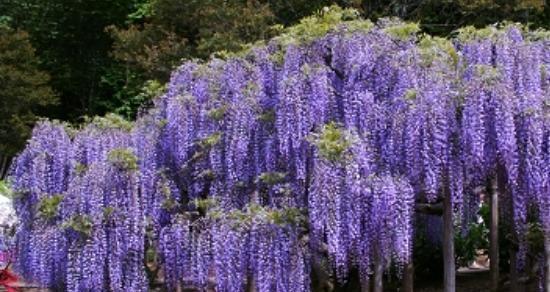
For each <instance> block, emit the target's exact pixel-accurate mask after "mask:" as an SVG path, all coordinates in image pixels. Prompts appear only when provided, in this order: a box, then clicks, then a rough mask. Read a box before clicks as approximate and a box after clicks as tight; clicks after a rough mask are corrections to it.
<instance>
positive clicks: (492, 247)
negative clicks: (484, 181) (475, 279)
mask: <svg viewBox="0 0 550 292" xmlns="http://www.w3.org/2000/svg"><path fill="white" fill-rule="evenodd" d="M488 191H489V192H490V202H489V203H490V216H491V218H490V222H489V224H490V226H489V237H490V238H489V260H490V278H491V291H497V290H498V281H499V256H498V253H499V251H498V179H497V176H496V175H495V176H494V177H493V178H492V179H491V180H490V183H489V188H488Z"/></svg>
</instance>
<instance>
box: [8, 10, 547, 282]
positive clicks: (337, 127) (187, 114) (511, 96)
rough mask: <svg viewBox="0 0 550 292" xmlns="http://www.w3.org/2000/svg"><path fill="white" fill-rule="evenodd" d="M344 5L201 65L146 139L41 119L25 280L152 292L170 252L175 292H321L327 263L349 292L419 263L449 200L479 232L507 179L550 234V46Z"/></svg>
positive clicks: (128, 129) (33, 144) (505, 30)
mask: <svg viewBox="0 0 550 292" xmlns="http://www.w3.org/2000/svg"><path fill="white" fill-rule="evenodd" d="M332 9H333V11H331V12H327V13H326V14H325V15H320V16H316V17H310V18H307V19H305V20H304V21H303V23H302V24H300V25H298V26H296V27H292V28H289V29H288V30H287V31H286V33H284V34H283V35H281V36H279V37H276V38H274V39H273V40H272V41H270V42H269V43H267V44H265V45H260V46H256V47H253V48H252V49H250V50H248V51H246V52H244V53H242V54H240V55H231V56H225V58H214V59H212V60H210V61H209V62H206V63H201V62H193V61H191V62H186V63H185V64H183V65H182V66H181V67H180V68H178V69H177V70H175V71H174V73H173V74H172V78H171V82H170V83H169V86H168V89H167V91H166V93H165V94H163V95H162V96H160V97H158V98H156V99H155V100H154V106H153V107H152V108H151V109H149V110H148V111H146V112H145V113H144V114H142V115H141V116H140V117H139V118H138V119H137V121H135V122H134V123H129V122H126V121H124V120H123V119H121V118H119V117H117V116H114V115H108V116H106V117H105V118H96V119H94V120H93V121H91V122H90V123H89V124H88V125H86V126H84V127H82V128H81V129H78V130H75V129H72V128H70V127H68V126H67V125H64V124H61V123H58V122H50V121H41V122H39V123H38V124H37V126H36V127H35V130H34V132H33V136H32V138H31V139H30V140H29V142H28V144H27V147H26V149H25V150H24V151H23V152H22V153H21V154H20V155H19V156H18V157H17V159H16V160H15V162H14V163H13V165H12V167H11V175H10V181H11V183H12V185H13V188H14V190H15V191H16V192H17V193H18V194H19V196H18V197H17V199H16V200H15V206H16V210H17V215H18V217H19V219H20V224H19V226H18V231H17V246H18V254H17V259H18V262H17V269H18V271H20V272H21V273H22V274H23V275H24V277H25V278H26V279H29V280H30V281H34V282H37V283H39V284H40V285H42V286H45V287H53V288H56V289H61V290H67V291H96V290H97V289H103V290H110V291H146V290H147V287H148V285H149V280H150V279H148V278H147V273H146V269H147V268H146V265H145V258H146V254H148V253H149V252H151V253H153V254H155V255H157V258H158V262H159V264H160V267H161V269H162V271H163V274H164V278H165V279H164V280H165V281H164V283H165V286H166V287H167V288H168V289H170V290H175V289H176V288H177V287H178V286H181V285H188V286H194V287H197V288H199V289H205V288H206V287H215V289H216V291H245V290H247V289H248V288H249V287H251V286H253V287H255V288H256V289H257V291H309V290H310V289H311V281H312V279H311V273H312V272H313V271H314V270H315V268H314V267H313V265H315V264H316V263H318V262H319V261H318V259H319V258H326V259H328V267H325V268H326V269H328V270H329V273H331V274H333V275H334V277H335V278H336V279H337V280H338V281H339V282H340V283H344V282H345V281H346V280H347V279H348V277H349V274H350V271H351V270H352V269H355V270H358V271H359V275H360V277H361V279H362V280H368V279H369V278H370V277H371V276H372V274H373V266H374V265H375V264H378V265H380V264H381V265H383V267H384V268H389V267H391V266H392V265H393V266H396V267H398V270H400V269H401V268H402V267H403V266H404V265H406V264H407V263H408V262H410V260H411V257H412V242H413V228H414V224H413V218H414V213H415V204H416V203H417V202H436V201H439V200H441V199H442V196H443V194H449V195H450V196H451V198H452V205H453V208H454V211H455V213H454V214H455V218H456V220H455V221H457V222H463V223H464V224H465V225H467V222H468V221H469V220H473V216H474V214H476V212H477V210H476V206H477V201H476V200H477V197H476V196H475V195H474V192H473V190H474V189H475V188H476V187H478V186H479V185H482V184H484V182H485V181H486V180H487V179H488V178H490V177H491V176H494V175H496V174H497V173H498V172H499V171H501V172H502V171H503V172H504V173H505V174H506V183H505V184H506V186H507V188H506V194H505V195H506V196H507V197H508V199H509V200H508V201H509V202H511V207H510V210H511V212H512V213H513V214H512V216H511V217H510V218H513V220H512V222H511V223H512V224H513V226H514V230H515V231H516V236H517V238H518V242H520V250H521V248H525V244H524V236H525V232H526V228H527V227H526V224H527V216H528V212H529V210H531V209H532V208H531V207H532V206H535V207H536V213H537V214H538V215H539V216H538V218H539V220H540V222H541V223H542V225H543V227H544V229H543V230H544V232H545V236H547V237H550V215H548V214H550V207H549V202H550V197H549V196H550V189H549V186H550V178H549V173H550V169H549V166H550V154H549V150H550V127H549V125H550V111H549V108H550V38H549V36H548V33H546V32H541V31H529V30H526V29H524V28H522V27H520V26H517V25H503V26H491V27H488V28H486V29H483V30H474V29H470V28H465V29H463V30H461V31H460V32H459V33H458V35H457V37H456V38H453V39H452V40H446V39H440V38H436V37H430V36H427V35H422V34H420V32H419V29H418V26H416V25H414V24H408V23H403V22H401V21H398V20H395V19H382V20H380V21H379V22H378V23H376V24H373V23H370V22H368V21H360V20H356V19H354V17H355V13H353V11H351V10H340V9H336V8H332ZM342 19H347V21H343V20H342ZM349 19H352V20H349ZM312 24H313V26H312ZM304 27H310V28H311V27H318V28H315V29H311V31H305V32H304V31H303V28H304Z"/></svg>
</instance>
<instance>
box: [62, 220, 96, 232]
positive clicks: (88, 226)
mask: <svg viewBox="0 0 550 292" xmlns="http://www.w3.org/2000/svg"><path fill="white" fill-rule="evenodd" d="M61 227H63V228H64V229H71V230H73V231H75V232H77V233H79V234H81V235H82V236H84V237H90V236H91V235H92V229H93V223H92V219H91V218H90V216H88V215H75V216H73V217H71V218H70V219H69V220H68V221H66V222H64V223H63V224H62V226H61Z"/></svg>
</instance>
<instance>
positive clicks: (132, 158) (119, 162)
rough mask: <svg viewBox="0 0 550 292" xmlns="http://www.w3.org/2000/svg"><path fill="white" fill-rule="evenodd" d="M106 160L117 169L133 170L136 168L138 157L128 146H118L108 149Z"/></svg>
mask: <svg viewBox="0 0 550 292" xmlns="http://www.w3.org/2000/svg"><path fill="white" fill-rule="evenodd" d="M107 160H108V161H109V162H110V163H111V164H113V165H114V166H115V167H118V168H119V169H123V170H126V171H135V170H137V169H138V159H137V156H136V155H135V154H134V152H133V151H132V149H130V148H118V149H114V150H111V151H109V154H108V155H107Z"/></svg>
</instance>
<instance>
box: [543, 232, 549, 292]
mask: <svg viewBox="0 0 550 292" xmlns="http://www.w3.org/2000/svg"><path fill="white" fill-rule="evenodd" d="M544 256H545V257H544V261H545V265H544V269H545V273H544V289H546V290H545V291H546V292H550V234H548V232H546V234H545V236H544Z"/></svg>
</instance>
